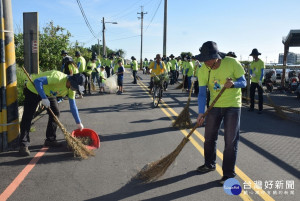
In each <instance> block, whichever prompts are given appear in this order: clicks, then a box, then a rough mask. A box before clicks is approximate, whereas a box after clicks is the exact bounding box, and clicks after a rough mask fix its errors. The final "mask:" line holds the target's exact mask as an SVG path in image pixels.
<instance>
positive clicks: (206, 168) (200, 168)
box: [197, 165, 216, 173]
mask: <svg viewBox="0 0 300 201" xmlns="http://www.w3.org/2000/svg"><path fill="white" fill-rule="evenodd" d="M215 170H216V168H209V167H207V166H206V165H202V166H199V167H198V168H197V171H198V172H201V173H206V172H210V171H215Z"/></svg>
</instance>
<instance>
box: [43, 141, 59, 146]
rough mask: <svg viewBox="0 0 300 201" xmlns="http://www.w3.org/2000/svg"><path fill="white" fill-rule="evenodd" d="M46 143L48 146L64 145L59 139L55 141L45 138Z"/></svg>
mask: <svg viewBox="0 0 300 201" xmlns="http://www.w3.org/2000/svg"><path fill="white" fill-rule="evenodd" d="M44 145H45V146H46V147H61V146H62V143H60V142H57V140H53V141H50V140H45V143H44Z"/></svg>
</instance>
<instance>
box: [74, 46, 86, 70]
mask: <svg viewBox="0 0 300 201" xmlns="http://www.w3.org/2000/svg"><path fill="white" fill-rule="evenodd" d="M75 57H76V59H75V63H76V64H77V67H78V71H79V73H83V72H84V71H85V69H86V61H85V59H84V57H83V56H81V53H80V52H79V51H76V52H75Z"/></svg>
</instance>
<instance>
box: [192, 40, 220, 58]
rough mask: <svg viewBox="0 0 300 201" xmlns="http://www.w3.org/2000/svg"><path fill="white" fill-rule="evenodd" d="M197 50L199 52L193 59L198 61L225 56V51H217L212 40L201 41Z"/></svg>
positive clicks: (215, 44)
mask: <svg viewBox="0 0 300 201" xmlns="http://www.w3.org/2000/svg"><path fill="white" fill-rule="evenodd" d="M199 51H200V54H198V55H196V56H195V59H197V60H199V61H200V62H205V61H208V60H211V59H223V58H224V57H225V56H226V54H225V53H223V52H219V50H218V46H217V43H215V42H213V41H207V42H205V43H203V45H202V47H201V48H200V49H199Z"/></svg>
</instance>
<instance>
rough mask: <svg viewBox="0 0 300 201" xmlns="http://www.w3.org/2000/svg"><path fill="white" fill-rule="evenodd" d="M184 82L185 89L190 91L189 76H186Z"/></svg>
mask: <svg viewBox="0 0 300 201" xmlns="http://www.w3.org/2000/svg"><path fill="white" fill-rule="evenodd" d="M183 82H184V88H185V89H188V76H187V75H185V76H184V80H183Z"/></svg>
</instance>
